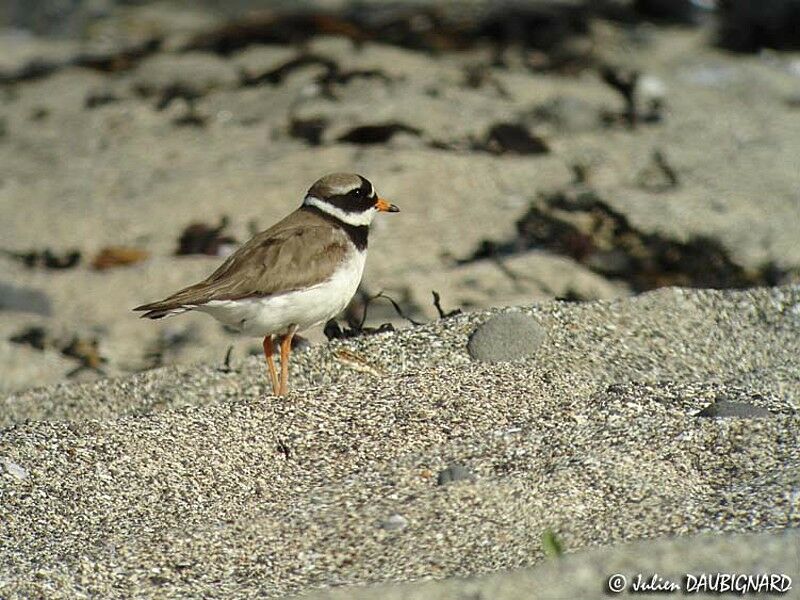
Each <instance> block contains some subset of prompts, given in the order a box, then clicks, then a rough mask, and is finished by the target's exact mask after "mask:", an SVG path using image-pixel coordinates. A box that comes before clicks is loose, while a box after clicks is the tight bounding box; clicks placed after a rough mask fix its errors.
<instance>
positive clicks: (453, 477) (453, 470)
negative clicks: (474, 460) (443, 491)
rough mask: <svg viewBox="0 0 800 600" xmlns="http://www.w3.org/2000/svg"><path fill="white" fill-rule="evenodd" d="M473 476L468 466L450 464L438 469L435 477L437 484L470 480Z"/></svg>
mask: <svg viewBox="0 0 800 600" xmlns="http://www.w3.org/2000/svg"><path fill="white" fill-rule="evenodd" d="M472 479H474V476H473V474H472V471H470V470H469V468H468V467H465V466H463V465H450V466H449V467H447V468H445V469H442V470H441V471H439V476H438V477H437V479H436V484H437V485H447V484H448V483H453V482H456V481H465V480H470V481H471V480H472Z"/></svg>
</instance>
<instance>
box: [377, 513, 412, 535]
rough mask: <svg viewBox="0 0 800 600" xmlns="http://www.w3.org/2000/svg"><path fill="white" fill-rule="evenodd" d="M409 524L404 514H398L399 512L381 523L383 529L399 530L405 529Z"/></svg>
mask: <svg viewBox="0 0 800 600" xmlns="http://www.w3.org/2000/svg"><path fill="white" fill-rule="evenodd" d="M407 526H408V519H406V518H405V517H404V516H402V515H398V514H397V513H395V514H393V515H391V516H390V517H389V518H388V519H386V520H385V521H384V522H383V523H381V529H385V530H386V531H399V530H401V529H405V528H406V527H407Z"/></svg>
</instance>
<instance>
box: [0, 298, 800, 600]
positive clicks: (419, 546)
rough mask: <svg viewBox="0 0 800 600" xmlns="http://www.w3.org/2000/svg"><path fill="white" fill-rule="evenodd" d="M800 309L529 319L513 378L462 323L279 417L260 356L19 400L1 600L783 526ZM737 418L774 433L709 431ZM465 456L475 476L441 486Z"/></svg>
mask: <svg viewBox="0 0 800 600" xmlns="http://www.w3.org/2000/svg"><path fill="white" fill-rule="evenodd" d="M798 306H800V288H798V287H796V286H795V287H783V288H773V289H759V290H750V291H744V292H711V291H687V290H680V289H669V290H664V291H661V292H657V293H651V294H646V295H643V296H640V297H637V298H634V299H630V300H623V301H613V302H594V303H583V304H581V303H565V302H550V303H544V304H537V305H531V306H525V307H519V309H518V310H519V312H520V313H521V314H526V315H529V316H530V317H531V318H534V319H536V320H537V322H539V323H540V324H541V327H542V328H543V329H544V330H545V332H546V334H547V335H546V338H545V341H544V342H543V343H542V345H541V347H540V348H539V350H538V352H537V354H536V356H535V357H534V358H533V359H528V360H521V361H514V362H503V363H486V362H475V361H473V360H472V359H471V358H470V356H469V354H468V352H467V350H466V346H467V343H468V340H469V337H470V335H471V334H472V332H473V331H474V330H475V328H476V327H478V326H479V325H480V324H481V323H484V322H486V321H487V320H488V319H489V318H491V317H492V316H495V315H497V314H500V313H501V312H502V311H498V310H491V311H481V312H476V313H470V314H464V315H458V316H454V317H451V318H448V319H443V320H440V321H436V322H435V323H432V324H429V325H425V326H421V327H414V328H410V329H407V330H404V331H400V332H397V333H388V334H381V335H375V336H369V337H363V338H358V339H354V340H349V341H347V342H335V343H331V344H328V345H326V346H318V347H314V348H312V349H310V350H309V351H307V352H304V353H302V354H300V355H298V357H297V361H296V362H295V363H294V364H293V377H294V382H295V388H294V389H295V391H294V392H293V393H292V394H291V395H290V396H289V397H288V398H285V399H278V398H274V397H272V396H271V395H269V394H267V392H266V390H267V384H266V375H265V373H264V367H263V364H262V362H261V360H260V359H259V358H257V357H253V358H252V359H251V360H248V361H246V362H245V363H243V364H242V365H240V370H239V371H238V372H233V373H224V372H221V371H219V370H218V369H216V368H215V367H213V366H198V367H180V368H175V367H171V368H164V369H159V370H154V371H151V372H147V373H144V374H140V375H136V376H134V377H128V378H120V379H115V380H108V381H101V382H95V383H91V384H83V385H59V386H55V387H51V388H43V389H40V390H35V391H30V392H26V393H21V394H17V395H13V396H9V397H7V398H5V399H4V400H2V401H1V402H2V404H1V405H0V406H2V411H0V414H2V415H3V416H4V418H5V420H6V423H5V424H6V427H7V428H6V429H5V430H3V431H2V433H1V434H0V456H2V457H4V459H5V460H7V461H11V462H12V463H14V464H15V465H17V466H18V467H20V468H21V469H23V470H24V471H25V472H26V473H27V474H28V476H27V477H26V478H24V479H19V478H16V477H13V476H10V475H9V474H6V475H5V476H4V477H2V478H0V486H2V487H0V493H2V497H3V501H2V503H0V520H2V521H3V522H4V523H5V524H6V527H5V532H4V541H3V547H2V551H0V581H2V582H3V583H2V586H3V587H0V596H3V597H4V598H5V597H8V598H25V597H31V596H37V595H51V596H52V595H62V596H68V597H76V596H81V595H86V596H95V597H97V596H100V597H115V596H125V597H142V598H147V597H152V598H156V597H157V598H172V597H186V596H193V597H199V596H202V597H248V596H254V595H261V596H265V597H280V596H283V595H287V594H295V593H299V592H302V591H310V590H312V589H314V588H324V587H329V586H338V585H344V584H359V585H362V584H370V583H381V582H383V583H387V582H399V581H409V580H414V579H420V578H444V577H469V576H480V575H485V574H489V573H494V572H497V571H503V570H508V569H517V568H522V567H531V566H534V565H537V564H539V563H541V562H542V561H543V560H545V552H544V549H543V547H542V541H541V540H542V535H543V533H544V532H545V531H551V532H552V533H553V535H555V536H556V537H557V539H558V540H559V543H560V544H561V545H562V546H563V547H564V549H565V551H566V552H567V553H568V554H569V553H572V552H577V551H579V550H581V549H585V548H590V547H592V546H598V545H604V546H608V545H614V544H617V543H621V542H631V541H636V540H645V539H649V538H657V537H662V536H674V535H679V536H684V535H692V534H700V533H711V532H713V533H742V532H760V531H774V530H778V529H784V528H792V527H797V526H798V525H800V504H798V503H799V502H800V450H799V449H798V446H797V444H796V440H797V436H798V435H800V416H798V415H797V408H798V397H800V373H799V372H798V370H797V368H796V356H797V355H798V351H800V347H799V346H800V335H798V333H800V319H798V316H797V315H798V314H799V313H798V310H797V307H798ZM345 349H346V350H347V356H348V360H347V361H341V360H339V358H338V357H340V356H342V351H343V350H345ZM353 356H358V357H360V358H361V360H363V361H365V362H366V363H367V364H369V365H370V366H371V370H364V369H363V368H358V369H356V368H353V366H352V365H353V358H352V357H353ZM745 399H748V400H747V401H748V402H750V403H752V404H754V405H757V406H761V407H763V408H765V409H766V410H769V411H770V412H771V413H772V414H771V416H769V417H766V418H759V419H708V418H700V417H698V416H697V413H698V412H699V411H700V410H702V409H703V408H704V407H706V406H708V405H709V404H711V403H712V402H715V401H716V400H726V401H735V402H741V401H744V400H745ZM457 463H458V464H463V465H469V469H470V471H471V472H472V473H473V474H474V475H475V477H474V479H470V480H463V481H461V482H459V483H458V484H457V485H444V486H441V485H437V480H438V479H439V478H438V473H439V472H441V471H443V470H445V469H446V468H447V467H449V466H452V465H453V464H457ZM754 552H755V550H754ZM31 573H36V574H37V575H36V578H31V577H30V574H31Z"/></svg>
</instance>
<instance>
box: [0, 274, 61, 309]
mask: <svg viewBox="0 0 800 600" xmlns="http://www.w3.org/2000/svg"><path fill="white" fill-rule="evenodd" d="M0 310H8V311H17V312H27V313H35V314H37V315H44V316H49V315H50V313H51V312H52V306H51V304H50V298H49V297H48V296H47V294H46V293H45V292H43V291H42V290H37V289H33V288H26V287H20V286H16V285H13V284H10V283H5V282H2V281H0Z"/></svg>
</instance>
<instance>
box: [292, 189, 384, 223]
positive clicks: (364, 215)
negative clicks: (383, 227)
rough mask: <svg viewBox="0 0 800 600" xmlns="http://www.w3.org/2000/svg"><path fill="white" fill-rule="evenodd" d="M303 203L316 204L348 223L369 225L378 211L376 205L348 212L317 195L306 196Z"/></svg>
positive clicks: (322, 209)
mask: <svg viewBox="0 0 800 600" xmlns="http://www.w3.org/2000/svg"><path fill="white" fill-rule="evenodd" d="M303 204H304V205H305V206H315V207H316V208H318V209H320V210H321V211H322V212H324V213H327V214H329V215H331V216H333V217H336V218H337V219H339V220H340V221H343V222H345V223H347V224H348V225H355V226H360V225H369V224H370V223H372V219H373V218H374V217H375V213H377V212H378V209H377V208H375V207H370V208H369V209H368V210H365V211H363V212H347V211H344V210H342V209H341V208H338V207H336V206H334V205H333V204H330V203H329V202H325V201H324V200H320V199H319V198H316V197H315V196H306V197H305V200H303Z"/></svg>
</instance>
